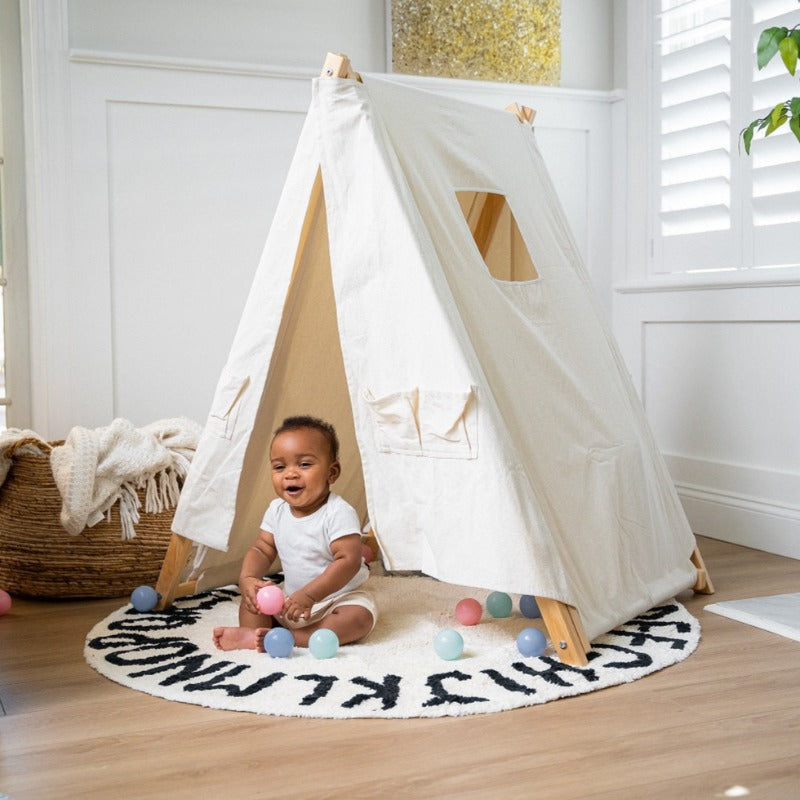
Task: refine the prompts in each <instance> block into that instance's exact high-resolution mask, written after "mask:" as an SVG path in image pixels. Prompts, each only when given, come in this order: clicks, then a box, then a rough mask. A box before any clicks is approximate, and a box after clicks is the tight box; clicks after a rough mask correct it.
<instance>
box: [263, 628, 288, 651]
mask: <svg viewBox="0 0 800 800" xmlns="http://www.w3.org/2000/svg"><path fill="white" fill-rule="evenodd" d="M293 647H294V636H292V633H291V631H288V630H286V628H272V630H270V631H269V633H267V635H266V636H265V637H264V650H266V652H267V653H268V654H269V655H271V656H272V657H273V658H289V656H290V655H291V654H292V648H293Z"/></svg>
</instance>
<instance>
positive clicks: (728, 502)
mask: <svg viewBox="0 0 800 800" xmlns="http://www.w3.org/2000/svg"><path fill="white" fill-rule="evenodd" d="M665 460H666V462H667V466H668V467H669V471H670V474H671V475H672V478H673V480H674V481H675V487H676V489H677V490H678V495H679V496H680V498H681V502H682V503H683V507H684V509H685V510H686V515H687V516H688V518H689V523H690V524H691V526H692V530H693V531H694V532H695V533H697V534H700V535H702V536H710V537H711V538H712V539H721V540H723V541H726V542H732V543H734V544H740V545H743V546H745V547H752V548H754V549H756V550H764V551H766V552H768V553H776V554H777V555H782V556H788V557H789V558H797V559H800V506H798V505H797V498H798V497H800V475H795V474H793V473H788V472H781V471H778V470H768V469H763V468H760V467H753V466H747V465H741V464H726V463H723V462H718V461H711V460H707V459H701V458H690V457H686V456H676V455H665Z"/></svg>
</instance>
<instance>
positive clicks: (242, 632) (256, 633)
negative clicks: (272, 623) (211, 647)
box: [213, 627, 269, 653]
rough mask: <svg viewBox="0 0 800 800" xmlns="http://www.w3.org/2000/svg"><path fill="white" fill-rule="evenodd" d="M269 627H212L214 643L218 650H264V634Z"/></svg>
mask: <svg viewBox="0 0 800 800" xmlns="http://www.w3.org/2000/svg"><path fill="white" fill-rule="evenodd" d="M268 630H269V628H223V627H220V628H214V636H213V639H214V644H215V645H216V646H217V648H218V649H220V650H258V651H260V652H262V653H263V652H264V636H265V635H266V633H267V631H268Z"/></svg>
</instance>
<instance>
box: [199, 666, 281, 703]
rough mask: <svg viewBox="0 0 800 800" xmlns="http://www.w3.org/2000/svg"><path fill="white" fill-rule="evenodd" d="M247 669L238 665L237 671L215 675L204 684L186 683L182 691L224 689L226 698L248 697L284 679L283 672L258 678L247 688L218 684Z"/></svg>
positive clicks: (233, 684) (231, 684)
mask: <svg viewBox="0 0 800 800" xmlns="http://www.w3.org/2000/svg"><path fill="white" fill-rule="evenodd" d="M244 669H249V667H247V666H246V665H245V664H240V665H239V667H238V668H237V669H232V670H230V672H225V673H223V674H222V675H215V676H214V677H213V678H210V679H209V680H207V681H205V682H204V683H187V684H186V686H184V687H183V688H184V691H187V692H206V691H211V690H212V689H224V690H225V694H227V695H228V697H249V696H250V695H251V694H258V692H260V691H261V690H262V689H269V687H270V686H272V684H273V683H277V682H278V681H279V680H280V679H281V678H285V677H286V673H285V672H273V673H272V674H270V675H265V676H264V677H263V678H259V679H258V680H257V681H256V682H255V683H251V684H250V685H249V686H244V687H242V686H237V685H236V684H235V683H220V681H223V680H225V678H231V677H233V676H234V675H238V674H239V673H240V672H241V671H242V670H244Z"/></svg>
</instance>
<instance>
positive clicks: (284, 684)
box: [84, 576, 700, 719]
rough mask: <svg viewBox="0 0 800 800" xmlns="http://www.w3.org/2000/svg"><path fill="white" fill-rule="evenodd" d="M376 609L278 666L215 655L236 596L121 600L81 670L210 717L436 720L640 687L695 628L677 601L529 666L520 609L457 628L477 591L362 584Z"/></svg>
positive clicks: (240, 655)
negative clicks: (465, 602)
mask: <svg viewBox="0 0 800 800" xmlns="http://www.w3.org/2000/svg"><path fill="white" fill-rule="evenodd" d="M369 586H370V589H371V591H373V592H374V594H375V596H376V599H377V602H378V606H379V609H380V619H379V621H378V624H377V626H376V627H375V630H374V631H373V632H372V634H371V635H370V636H369V637H368V638H367V639H365V640H364V641H363V642H361V643H358V644H355V645H347V646H344V647H340V648H339V650H338V652H337V653H336V655H334V656H333V657H332V658H326V659H317V658H315V657H314V656H313V655H312V654H311V653H310V652H309V651H308V650H307V649H301V648H297V647H296V648H294V650H293V651H292V653H291V655H290V656H289V657H288V658H273V657H272V656H270V655H268V654H266V653H258V652H256V651H243V650H239V651H234V652H222V651H220V650H217V649H216V648H215V647H214V644H213V642H212V636H211V635H212V631H213V629H214V628H215V627H216V626H218V625H236V624H237V613H238V605H239V594H238V591H237V589H236V588H235V587H225V588H221V589H214V590H212V591H209V592H205V593H202V594H198V595H194V596H193V597H187V598H183V599H180V600H178V601H176V602H175V604H174V606H173V607H172V608H171V609H169V610H168V611H163V612H156V611H153V612H139V611H136V610H134V609H133V608H132V607H131V606H130V605H126V606H124V607H123V608H121V609H119V610H118V611H115V612H114V613H112V614H111V615H109V616H108V617H107V618H106V619H104V620H103V621H102V622H100V623H98V624H97V625H96V626H95V627H94V628H93V629H92V630H91V631H90V633H89V635H88V636H87V638H86V646H85V651H84V652H85V656H86V660H87V661H88V663H89V664H90V665H91V666H92V667H94V668H95V669H96V670H97V671H98V672H100V673H101V674H102V675H105V676H106V677H107V678H110V679H111V680H113V681H116V682H117V683H121V684H123V685H124V686H129V687H130V688H132V689H136V690H137V691H141V692H147V693H149V694H153V695H156V696H158V697H163V698H165V699H167V700H178V701H180V702H184V703H194V704H197V705H204V706H209V707H211V708H222V709H231V710H235V711H250V712H254V713H258V714H276V715H283V716H300V717H331V718H339V719H342V718H348V717H377V718H380V717H385V718H389V717H441V716H456V715H462V714H481V713H488V712H494V711H505V710H507V709H512V708H519V707H521V706H529V705H534V704H537V703H546V702H549V701H550V700H556V699H558V698H560V697H569V696H572V695H578V694H584V693H586V692H592V691H595V690H597V689H603V688H605V687H608V686H614V685H617V684H621V683H627V682H630V681H634V680H637V679H638V678H642V677H644V676H645V675H648V674H650V673H652V672H655V671H657V670H660V669H663V668H664V667H668V666H670V665H672V664H675V663H677V662H679V661H682V660H683V659H685V658H686V657H687V656H689V655H690V654H691V653H692V652H693V651H694V650H695V648H696V647H697V644H698V642H699V639H700V625H699V623H698V621H697V620H696V619H695V618H694V617H693V616H691V615H690V614H689V613H688V611H687V610H686V609H685V608H684V607H683V606H682V605H681V604H680V603H678V602H676V601H670V602H667V603H664V604H663V605H661V606H659V607H657V608H654V609H652V610H650V611H648V612H647V613H645V614H642V615H641V616H639V617H636V618H635V619H633V620H631V621H630V622H628V623H626V624H625V625H621V626H619V627H618V628H617V629H615V630H614V631H611V632H610V633H608V634H606V635H604V636H601V637H599V638H598V639H597V640H596V641H594V642H593V643H592V649H591V652H590V653H589V656H588V657H589V664H588V666H586V667H573V666H569V665H567V664H562V663H561V662H560V661H559V659H558V658H557V657H556V655H555V652H554V650H553V648H552V644H551V643H549V642H548V647H547V650H545V652H544V653H543V654H542V655H541V656H538V657H525V656H523V655H521V654H520V652H519V650H518V649H517V644H516V637H517V634H518V633H519V632H520V631H521V630H522V629H523V628H526V627H539V628H540V629H541V630H544V628H543V626H542V621H541V619H535V620H532V619H528V618H526V617H524V616H522V614H521V613H520V612H519V606H518V599H519V598H517V597H513V600H514V609H513V611H512V614H511V616H509V617H506V618H502V619H496V618H493V617H491V616H489V615H488V614H487V613H486V611H485V610H484V613H483V618H482V619H481V621H480V623H479V624H477V625H473V626H464V625H460V624H459V623H458V621H457V620H456V618H455V605H456V603H457V602H458V601H459V600H461V599H463V598H465V597H474V598H475V599H477V600H478V601H479V602H481V603H484V602H485V600H486V596H487V595H488V594H489V593H488V592H484V591H482V590H476V589H467V588H464V587H458V586H453V585H451V584H446V583H440V582H437V581H435V580H433V579H431V578H427V577H420V576H413V577H399V576H391V577H386V576H381V577H376V576H373V577H372V578H371V579H370V582H369ZM445 628H451V629H454V630H457V631H458V632H459V633H460V634H461V636H462V637H463V640H464V651H463V653H462V655H461V656H460V657H459V658H458V659H455V660H449V661H445V660H443V659H442V658H440V657H439V656H438V655H437V654H436V651H435V649H434V645H433V642H434V639H435V637H436V635H437V633H438V632H439V631H440V630H442V629H445Z"/></svg>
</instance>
